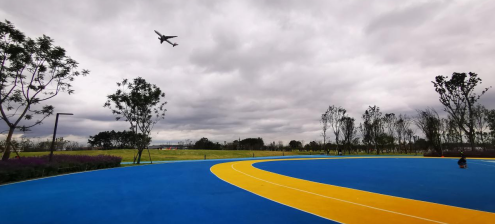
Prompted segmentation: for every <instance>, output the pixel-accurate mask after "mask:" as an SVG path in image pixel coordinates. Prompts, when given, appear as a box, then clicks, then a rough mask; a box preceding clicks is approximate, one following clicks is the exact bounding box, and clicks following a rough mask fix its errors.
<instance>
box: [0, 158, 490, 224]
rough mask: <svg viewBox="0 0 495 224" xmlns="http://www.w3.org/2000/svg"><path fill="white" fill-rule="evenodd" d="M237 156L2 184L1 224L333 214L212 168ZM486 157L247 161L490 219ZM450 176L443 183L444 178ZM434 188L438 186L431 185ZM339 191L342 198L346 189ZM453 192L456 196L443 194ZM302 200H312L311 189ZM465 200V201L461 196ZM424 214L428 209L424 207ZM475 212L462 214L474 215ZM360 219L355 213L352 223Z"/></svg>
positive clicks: (302, 218) (297, 219) (325, 183)
mask: <svg viewBox="0 0 495 224" xmlns="http://www.w3.org/2000/svg"><path fill="white" fill-rule="evenodd" d="M282 158H287V157H282ZM305 158H308V157H305ZM315 158H316V157H315ZM327 158H328V157H327ZM232 161H239V160H219V161H187V162H173V163H163V164H156V165H148V166H135V167H126V168H116V169H108V170H100V171H93V172H86V173H77V174H71V175H65V176H58V177H51V178H46V179H39V180H33V181H27V182H22V183H15V184H10V185H3V186H0V220H1V223H2V224H3V223H119V224H122V223H332V222H333V221H330V220H329V218H328V217H325V215H320V216H321V217H320V216H316V215H313V214H311V213H308V212H307V211H303V210H304V209H301V210H299V209H294V208H292V207H289V206H286V205H283V204H281V203H280V202H278V203H277V202H274V201H276V200H273V199H271V200H267V199H266V198H264V197H260V196H258V195H256V194H253V193H254V192H252V191H251V190H249V189H246V190H245V189H244V188H242V187H237V186H234V185H232V184H230V183H228V182H225V181H223V180H222V179H219V178H218V177H217V176H216V175H215V174H213V173H212V172H211V171H210V169H212V170H214V169H215V165H217V164H222V163H226V162H232ZM244 161H247V162H253V161H254V160H252V159H251V160H244ZM487 161H488V160H470V159H469V158H468V164H469V169H467V170H461V169H459V168H457V165H456V160H455V159H406V158H401V159H394V158H390V157H388V158H380V159H330V160H305V161H302V160H301V161H275V162H265V163H255V164H253V165H254V167H253V166H251V165H247V164H249V163H245V165H247V166H246V167H245V168H248V169H256V168H259V169H261V170H266V171H263V172H266V173H270V172H273V173H272V174H273V175H278V176H284V177H285V178H292V179H297V180H298V181H299V180H302V181H304V180H305V181H307V182H319V183H321V185H319V186H321V188H322V189H326V190H324V192H322V194H323V193H325V192H333V191H335V189H337V188H339V187H336V186H341V187H345V189H349V192H351V193H349V195H348V197H349V198H347V199H348V200H349V201H351V200H354V199H353V198H352V197H356V196H357V197H359V198H363V197H364V198H367V197H369V195H370V194H373V193H371V192H375V193H380V194H385V195H394V196H399V197H404V198H411V199H416V200H422V201H432V202H435V203H438V204H446V205H449V206H450V207H452V206H456V208H457V207H464V208H468V209H476V210H481V211H485V212H480V211H474V210H469V211H472V212H477V213H476V214H481V216H480V215H479V216H478V217H480V218H481V219H478V220H476V222H478V221H483V220H484V217H485V216H483V215H486V214H488V215H490V217H491V215H493V213H488V212H495V209H494V207H495V199H494V198H493V197H494V195H495V194H493V190H492V189H495V183H494V180H493V179H494V178H492V177H493V176H494V174H495V164H494V163H491V162H487ZM212 167H213V168H212ZM234 167H236V166H234ZM229 169H231V168H229ZM259 169H257V170H259ZM227 170H228V169H227ZM231 170H232V169H231ZM267 171H270V172H267ZM214 172H216V171H214ZM249 172H250V171H249ZM276 173H278V174H276ZM279 174H281V175H279ZM241 175H244V174H241ZM289 176H290V177H289ZM221 178H222V177H221ZM237 179H239V180H245V181H248V180H250V179H253V178H251V177H246V176H245V175H244V177H243V178H237ZM251 181H252V180H251ZM298 181H296V182H298ZM445 181H447V182H446V183H445V184H444V185H442V184H440V183H444V182H445ZM286 184H289V183H286ZM265 185H266V186H267V187H268V185H270V184H269V183H266V182H265ZM267 189H268V188H267ZM339 189H340V188H339ZM353 189H354V190H353ZM355 189H359V190H360V191H356V190H355ZM428 190H431V191H432V192H433V193H428ZM267 191H268V190H267ZM311 191H313V189H311ZM354 191H356V192H361V193H362V195H358V194H356V193H355V192H354ZM353 192H354V193H353ZM334 196H335V197H336V198H337V196H339V195H334ZM382 196H383V195H382ZM339 197H340V196H339ZM415 197H416V198H415ZM425 198H426V199H427V200H426V199H425ZM449 198H450V199H451V201H442V200H450V199H449ZM300 200H301V201H311V200H309V197H307V196H305V197H303V198H301V199H300ZM379 200H381V199H376V200H372V201H379ZM404 200H405V199H404ZM452 201H453V202H452ZM458 201H460V202H462V203H464V204H455V203H454V202H458ZM361 202H362V201H361ZM363 203H364V202H363ZM423 203H424V202H423ZM376 206H377V208H378V207H379V206H381V205H376ZM359 207H363V206H359ZM450 207H449V208H450ZM341 208H344V206H337V207H332V210H335V211H339V209H341ZM356 209H358V208H357V207H356ZM360 209H361V210H362V208H360ZM389 209H391V208H389ZM435 209H436V208H435ZM457 209H459V208H457ZM351 210H352V209H351ZM361 210H355V211H354V213H353V214H352V217H362V215H359V214H360V213H361ZM365 210H366V209H364V210H363V211H365ZM466 210H467V209H466ZM461 211H464V210H462V209H461ZM341 213H342V212H341ZM380 214H381V213H380ZM404 214H406V212H404ZM407 214H409V213H407ZM468 215H469V214H468ZM348 216H349V217H350V216H351V215H348ZM417 216H418V217H423V216H422V214H417ZM376 217H379V218H378V220H380V217H381V220H382V222H381V223H387V220H385V219H384V218H386V217H388V216H385V215H384V216H381V215H377V216H376ZM423 218H424V217H423ZM426 218H427V219H428V217H426ZM472 218H476V217H472ZM333 220H337V219H333ZM414 220H416V219H414ZM419 220H421V219H419ZM432 220H433V219H432ZM474 220H475V219H470V220H468V221H465V220H458V221H459V222H462V223H473V221H474ZM491 220H495V219H491ZM337 221H338V222H342V221H339V220H337ZM361 221H362V220H359V219H353V220H351V221H349V223H352V222H361ZM435 221H436V220H435ZM369 223H371V222H369Z"/></svg>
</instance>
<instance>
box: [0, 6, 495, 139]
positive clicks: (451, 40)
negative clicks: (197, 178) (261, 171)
mask: <svg viewBox="0 0 495 224" xmlns="http://www.w3.org/2000/svg"><path fill="white" fill-rule="evenodd" d="M494 11H495V1H488V0H487V1H482V0H478V1H469V0H465V1H417V0H414V1H396V0H389V1H328V0H322V1H295V0H294V1H288V0H279V1H274V0H270V1H202V0H197V1H138V0H136V1H127V0H125V1H124V0H123V1H106V0H103V1H102V0H85V1H62V0H56V1H55V0H53V1H35V0H16V1H6V0H0V19H2V20H4V19H7V20H9V21H11V22H12V23H14V25H15V26H16V27H17V28H18V29H20V30H21V31H23V32H24V33H25V34H26V35H27V36H29V37H32V38H34V37H38V36H41V35H42V34H46V35H48V36H50V37H52V38H53V39H55V44H56V45H59V46H61V47H63V48H65V49H66V50H67V53H68V55H69V56H71V57H72V58H74V59H75V60H77V61H78V62H79V63H80V67H81V68H85V69H89V70H90V71H91V74H90V75H89V76H87V77H80V78H77V79H76V81H75V82H74V89H75V90H76V92H75V94H74V95H70V96H68V95H66V94H64V95H60V96H57V97H56V98H53V99H52V100H51V101H49V102H50V103H51V104H53V105H54V106H55V108H56V112H72V113H74V114H75V115H74V116H66V117H61V118H60V119H61V121H60V127H59V130H58V135H59V136H64V137H65V138H68V139H71V140H76V141H80V142H86V141H87V138H88V136H89V135H94V134H97V133H98V132H100V131H107V130H125V129H127V128H128V127H129V125H128V124H127V123H125V122H123V121H119V122H117V121H115V119H114V117H113V116H112V114H111V111H110V110H109V109H107V108H103V107H102V106H103V104H104V102H105V101H106V96H107V95H109V94H112V93H113V92H115V91H116V89H117V86H116V84H115V83H116V82H118V81H121V80H122V79H124V78H128V79H132V78H136V77H138V76H141V77H143V78H145V79H146V80H147V81H148V82H151V83H153V84H156V85H158V86H159V87H160V88H161V89H162V90H164V91H165V93H166V100H167V102H168V104H167V107H166V108H167V110H168V111H167V114H166V117H165V120H163V121H161V122H160V123H159V124H158V125H157V126H156V127H155V129H154V131H153V136H152V137H153V144H159V143H164V142H177V141H181V140H185V139H191V140H193V141H195V140H197V139H199V138H201V137H207V138H209V139H210V140H213V141H218V142H222V143H223V141H227V142H230V141H233V140H235V139H238V138H241V139H243V138H248V137H262V138H263V139H264V140H265V142H271V141H284V143H285V144H287V143H288V141H290V140H292V139H295V140H304V141H305V142H306V143H307V142H309V141H312V140H321V137H320V132H321V131H320V129H321V128H320V123H319V117H320V115H321V114H322V113H323V112H324V111H325V110H326V108H327V107H328V106H329V105H337V106H342V107H344V108H345V109H347V111H348V112H349V113H350V115H351V116H353V117H355V118H357V119H358V120H359V121H360V119H359V118H360V116H361V114H363V112H364V110H365V109H366V108H367V107H368V106H370V105H371V106H372V105H377V106H379V107H380V108H381V110H382V111H383V112H385V113H396V114H398V113H407V114H411V115H412V114H414V113H415V110H416V109H424V108H426V107H434V108H437V110H438V111H441V110H442V109H441V105H440V103H439V102H438V96H437V93H436V92H435V91H434V89H433V85H432V83H431V81H432V80H433V79H434V77H435V76H437V75H445V76H450V75H451V74H452V73H453V72H476V73H478V74H479V76H480V77H481V78H482V79H483V84H482V86H483V87H489V86H492V85H494V86H495V75H494V72H495V63H494V62H493V59H494V56H495V44H494V42H493V40H495V14H494V13H493V12H494ZM153 30H158V31H160V32H161V33H162V34H165V35H177V36H178V37H177V38H175V39H172V42H177V43H178V44H179V46H177V47H175V48H172V47H171V46H170V45H169V44H167V43H164V44H160V43H159V40H158V39H157V35H156V34H155V33H154V32H153ZM478 91H481V88H479V89H478ZM482 103H483V104H484V105H485V106H486V107H487V108H489V109H495V90H494V89H492V90H490V91H489V92H488V93H487V94H486V95H485V96H484V97H483V98H482ZM53 123H54V117H52V118H50V119H48V120H46V122H44V123H43V124H42V125H41V126H38V127H36V128H34V129H33V130H32V131H31V132H28V133H26V136H29V137H40V138H46V137H47V136H49V135H50V134H51V133H52V131H53ZM0 127H5V124H2V125H1V126H0Z"/></svg>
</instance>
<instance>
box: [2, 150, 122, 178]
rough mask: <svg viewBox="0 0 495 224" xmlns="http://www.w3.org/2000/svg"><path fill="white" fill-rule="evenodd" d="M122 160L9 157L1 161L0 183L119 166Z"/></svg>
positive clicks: (61, 156) (74, 156)
mask: <svg viewBox="0 0 495 224" xmlns="http://www.w3.org/2000/svg"><path fill="white" fill-rule="evenodd" d="M121 161H122V158H120V157H117V156H109V155H98V156H84V155H53V159H52V162H48V155H45V156H38V157H21V158H20V159H18V158H17V159H9V160H7V161H0V184H2V183H6V182H11V181H21V180H26V179H31V178H40V177H45V176H51V175H57V174H63V173H70V172H80V171H87V170H96V169H105V168H112V167H118V166H120V162H121Z"/></svg>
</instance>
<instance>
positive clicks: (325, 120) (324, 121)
mask: <svg viewBox="0 0 495 224" xmlns="http://www.w3.org/2000/svg"><path fill="white" fill-rule="evenodd" d="M328 116H329V115H328V110H327V111H326V112H325V113H324V114H322V115H321V118H320V122H321V125H322V132H321V136H322V137H323V150H324V151H325V152H326V153H328V151H327V149H326V148H325V145H326V142H327V130H328Z"/></svg>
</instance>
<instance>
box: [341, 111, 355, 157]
mask: <svg viewBox="0 0 495 224" xmlns="http://www.w3.org/2000/svg"><path fill="white" fill-rule="evenodd" d="M340 129H341V131H342V135H343V137H344V139H343V142H342V143H343V145H345V146H346V147H347V150H348V152H349V154H351V146H352V143H353V141H354V139H355V138H356V133H357V129H356V126H355V125H354V118H352V117H347V116H346V117H343V118H342V126H341V127H340Z"/></svg>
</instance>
